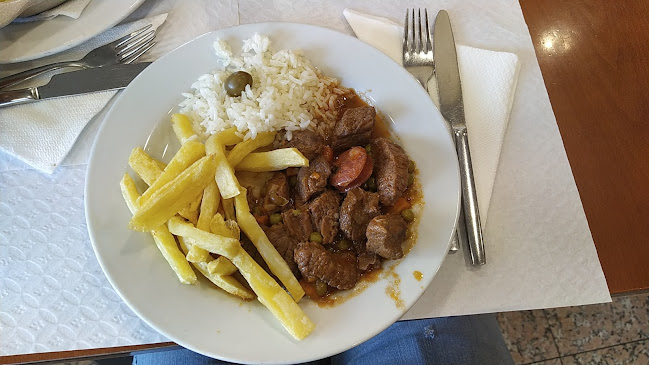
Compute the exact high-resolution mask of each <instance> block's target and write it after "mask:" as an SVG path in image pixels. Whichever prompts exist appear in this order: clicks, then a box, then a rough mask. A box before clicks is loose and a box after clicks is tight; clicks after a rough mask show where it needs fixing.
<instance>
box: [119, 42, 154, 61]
mask: <svg viewBox="0 0 649 365" xmlns="http://www.w3.org/2000/svg"><path fill="white" fill-rule="evenodd" d="M157 43H158V42H151V44H149V45H148V46H147V47H146V48H144V49H141V50H140V51H139V52H137V53H136V54H134V55H132V56H131V57H129V58H127V59H125V60H124V61H123V62H124V63H133V62H135V61H137V59H138V58H140V56H142V55H143V54H145V53H146V52H147V51H148V50H150V49H151V48H152V47H153V46H155V45H156V44H157Z"/></svg>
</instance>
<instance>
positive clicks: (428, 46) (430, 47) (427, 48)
mask: <svg viewBox="0 0 649 365" xmlns="http://www.w3.org/2000/svg"><path fill="white" fill-rule="evenodd" d="M424 17H425V19H426V45H425V47H424V48H425V49H424V52H431V51H432V50H433V45H432V43H431V40H430V38H431V37H430V28H429V27H428V9H424Z"/></svg>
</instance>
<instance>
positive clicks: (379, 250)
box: [365, 214, 408, 259]
mask: <svg viewBox="0 0 649 365" xmlns="http://www.w3.org/2000/svg"><path fill="white" fill-rule="evenodd" d="M407 226H408V224H407V223H406V221H404V220H403V218H401V216H400V215H397V214H385V215H380V216H378V217H374V218H373V219H372V220H371V221H370V224H368V225H367V232H366V235H367V243H366V244H365V248H366V250H367V252H371V253H375V254H377V255H379V256H381V257H383V258H386V259H399V258H401V257H403V248H402V247H401V244H402V243H403V241H404V240H405V239H406V228H407Z"/></svg>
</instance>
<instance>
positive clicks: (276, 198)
mask: <svg viewBox="0 0 649 365" xmlns="http://www.w3.org/2000/svg"><path fill="white" fill-rule="evenodd" d="M290 198H291V196H290V190H289V187H288V180H287V179H286V175H285V174H284V173H283V172H276V173H275V174H274V175H273V177H272V178H270V179H269V180H268V181H267V182H266V196H265V197H264V209H266V211H267V212H269V213H274V212H276V211H278V210H279V209H280V208H282V207H284V206H286V204H288V203H289V199H290Z"/></svg>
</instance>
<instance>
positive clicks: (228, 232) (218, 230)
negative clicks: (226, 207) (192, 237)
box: [210, 205, 241, 239]
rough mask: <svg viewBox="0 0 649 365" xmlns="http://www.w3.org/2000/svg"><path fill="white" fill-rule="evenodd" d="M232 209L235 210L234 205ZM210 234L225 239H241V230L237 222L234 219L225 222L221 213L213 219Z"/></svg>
mask: <svg viewBox="0 0 649 365" xmlns="http://www.w3.org/2000/svg"><path fill="white" fill-rule="evenodd" d="M232 208H233V209H234V205H233V206H232ZM210 232H212V233H214V234H218V235H220V236H225V237H232V238H236V239H240V238H241V230H240V229H239V225H238V224H237V222H236V221H235V220H233V219H228V220H225V219H223V216H222V215H221V214H219V213H216V214H214V217H212V221H211V222H210Z"/></svg>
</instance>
